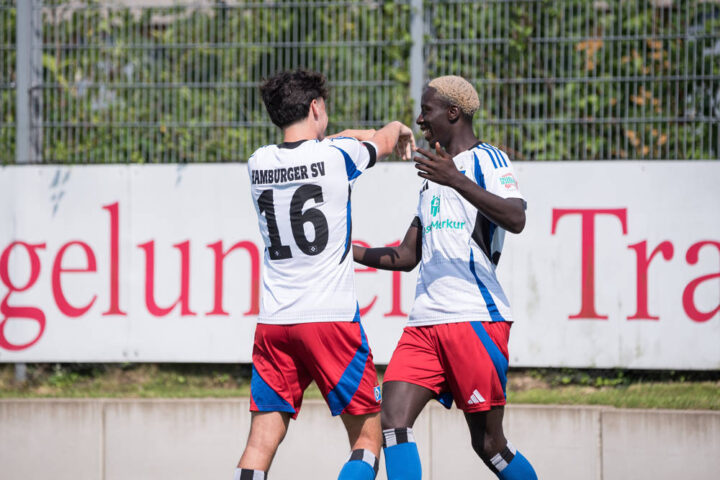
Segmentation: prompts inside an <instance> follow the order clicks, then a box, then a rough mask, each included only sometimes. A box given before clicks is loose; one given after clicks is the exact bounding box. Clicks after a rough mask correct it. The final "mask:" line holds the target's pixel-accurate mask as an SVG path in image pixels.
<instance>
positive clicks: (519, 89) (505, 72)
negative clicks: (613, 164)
mask: <svg viewBox="0 0 720 480" xmlns="http://www.w3.org/2000/svg"><path fill="white" fill-rule="evenodd" d="M427 5H428V8H430V10H431V12H430V15H429V16H430V18H432V28H433V31H432V32H431V35H430V39H429V44H430V48H429V52H430V53H429V56H428V74H429V76H430V77H433V76H438V75H446V74H459V75H463V76H465V77H466V78H468V79H471V80H472V81H473V82H474V84H475V85H476V86H477V87H478V91H479V92H480V96H481V111H480V112H479V115H478V117H476V120H477V127H478V129H479V131H480V132H481V136H482V137H483V138H485V139H487V140H488V141H489V142H491V143H492V142H496V143H499V144H501V145H502V146H504V147H505V148H506V149H507V150H508V151H509V153H511V154H512V156H514V157H515V158H518V159H529V160H531V159H537V160H572V159H702V158H712V159H717V158H719V157H720V140H719V138H720V127H718V123H720V7H719V6H718V5H711V4H710V3H703V2H698V1H697V0H678V1H675V2H672V4H671V5H670V6H667V7H665V6H661V5H660V3H659V2H645V1H640V0H634V1H621V0H607V1H590V0H564V1H561V2H557V1H551V0H544V1H539V2H512V1H511V2H495V1H488V2H482V3H480V4H478V3H475V4H472V3H459V4H455V3H451V4H446V3H443V2H428V3H427Z"/></svg>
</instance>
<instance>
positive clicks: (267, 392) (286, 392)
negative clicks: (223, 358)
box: [250, 322, 380, 418]
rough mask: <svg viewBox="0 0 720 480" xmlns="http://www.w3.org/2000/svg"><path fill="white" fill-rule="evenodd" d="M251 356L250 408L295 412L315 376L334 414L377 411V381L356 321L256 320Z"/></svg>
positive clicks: (363, 335)
mask: <svg viewBox="0 0 720 480" xmlns="http://www.w3.org/2000/svg"><path fill="white" fill-rule="evenodd" d="M252 359H253V376H252V381H251V385H250V411H253V412H268V411H281V412H288V413H292V417H293V418H296V417H297V414H298V412H299V411H300V407H301V405H302V398H303V393H304V391H305V389H306V388H307V387H308V385H309V384H310V382H311V381H313V380H314V381H315V383H316V384H317V386H318V388H319V389H320V392H322V395H323V397H324V398H325V401H326V402H327V404H328V406H329V407H330V411H331V413H332V414H333V415H339V414H341V413H348V414H351V415H364V414H368V413H376V412H379V411H380V387H379V386H378V381H377V374H376V372H375V365H374V363H373V358H372V352H371V351H370V347H369V345H368V341H367V336H366V335H365V332H364V330H363V328H362V325H360V322H318V323H299V324H294V325H268V324H258V325H257V328H256V330H255V345H254V347H253V354H252Z"/></svg>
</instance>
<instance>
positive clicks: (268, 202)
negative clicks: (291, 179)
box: [257, 185, 328, 260]
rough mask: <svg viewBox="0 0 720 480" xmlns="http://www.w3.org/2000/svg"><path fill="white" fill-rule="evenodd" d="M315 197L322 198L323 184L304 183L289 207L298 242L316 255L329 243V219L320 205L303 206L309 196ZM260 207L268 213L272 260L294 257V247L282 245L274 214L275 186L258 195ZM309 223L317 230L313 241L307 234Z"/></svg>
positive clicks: (303, 248) (299, 246) (293, 233)
mask: <svg viewBox="0 0 720 480" xmlns="http://www.w3.org/2000/svg"><path fill="white" fill-rule="evenodd" d="M311 199H312V200H314V202H315V204H316V205H317V204H318V203H322V202H323V192H322V188H321V187H320V186H318V185H302V186H300V187H298V188H297V189H296V190H295V192H294V193H293V196H292V200H291V201H290V209H289V211H288V215H289V220H290V228H291V230H292V235H293V238H294V239H295V244H296V245H297V247H298V248H299V249H300V251H301V252H303V253H304V254H305V255H317V254H319V253H320V252H322V251H323V250H325V247H327V243H328V222H327V218H325V215H323V213H322V212H321V211H320V209H319V208H315V207H310V208H308V209H307V210H305V212H303V207H304V206H305V203H306V202H307V201H308V200H311ZM257 202H258V210H259V211H260V214H261V215H265V219H266V220H267V229H268V237H269V238H270V246H269V247H268V254H269V256H270V260H282V259H285V258H292V251H291V250H290V246H289V245H283V243H282V239H281V238H280V231H279V229H278V219H277V216H276V215H275V204H274V202H273V190H264V191H263V192H262V193H261V194H260V196H259V197H258V201H257ZM306 223H310V224H311V225H312V227H313V229H314V231H315V238H314V240H313V241H312V242H311V241H309V240H308V238H307V236H306V235H305V224H306Z"/></svg>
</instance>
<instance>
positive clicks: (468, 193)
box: [414, 143, 525, 233]
mask: <svg viewBox="0 0 720 480" xmlns="http://www.w3.org/2000/svg"><path fill="white" fill-rule="evenodd" d="M416 151H417V152H418V153H420V154H422V155H424V156H425V157H426V158H422V157H415V158H414V160H415V168H417V169H418V170H419V172H418V175H419V176H421V177H423V178H427V179H428V180H432V181H433V182H435V183H439V184H440V185H445V186H448V187H450V188H453V189H455V191H457V192H458V193H459V194H460V195H462V196H463V197H464V198H465V200H467V201H468V202H470V203H471V204H472V205H473V206H474V207H475V208H477V209H478V210H479V211H480V213H482V214H483V215H485V216H486V217H487V218H488V219H489V220H490V221H492V222H493V223H495V224H496V225H499V226H500V227H502V228H503V229H505V230H507V231H508V232H512V233H520V232H522V231H523V229H524V228H525V202H524V201H523V200H522V199H520V198H502V197H499V196H497V195H495V194H493V193H490V192H488V191H487V190H485V189H484V188H482V187H480V186H479V185H478V184H476V183H475V182H473V181H472V180H470V179H469V178H468V177H466V176H465V175H463V174H462V173H460V172H459V171H458V169H457V167H455V163H454V162H453V160H452V157H451V156H450V155H449V154H448V153H447V152H445V151H444V150H443V149H442V148H441V147H440V144H438V143H436V144H435V153H432V152H430V151H428V150H425V149H422V148H418V149H417V150H416Z"/></svg>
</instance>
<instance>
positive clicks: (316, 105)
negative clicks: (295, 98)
mask: <svg viewBox="0 0 720 480" xmlns="http://www.w3.org/2000/svg"><path fill="white" fill-rule="evenodd" d="M310 113H311V114H312V116H313V118H314V119H316V120H317V119H318V118H320V102H318V99H317V98H314V99H313V100H312V102H310Z"/></svg>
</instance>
